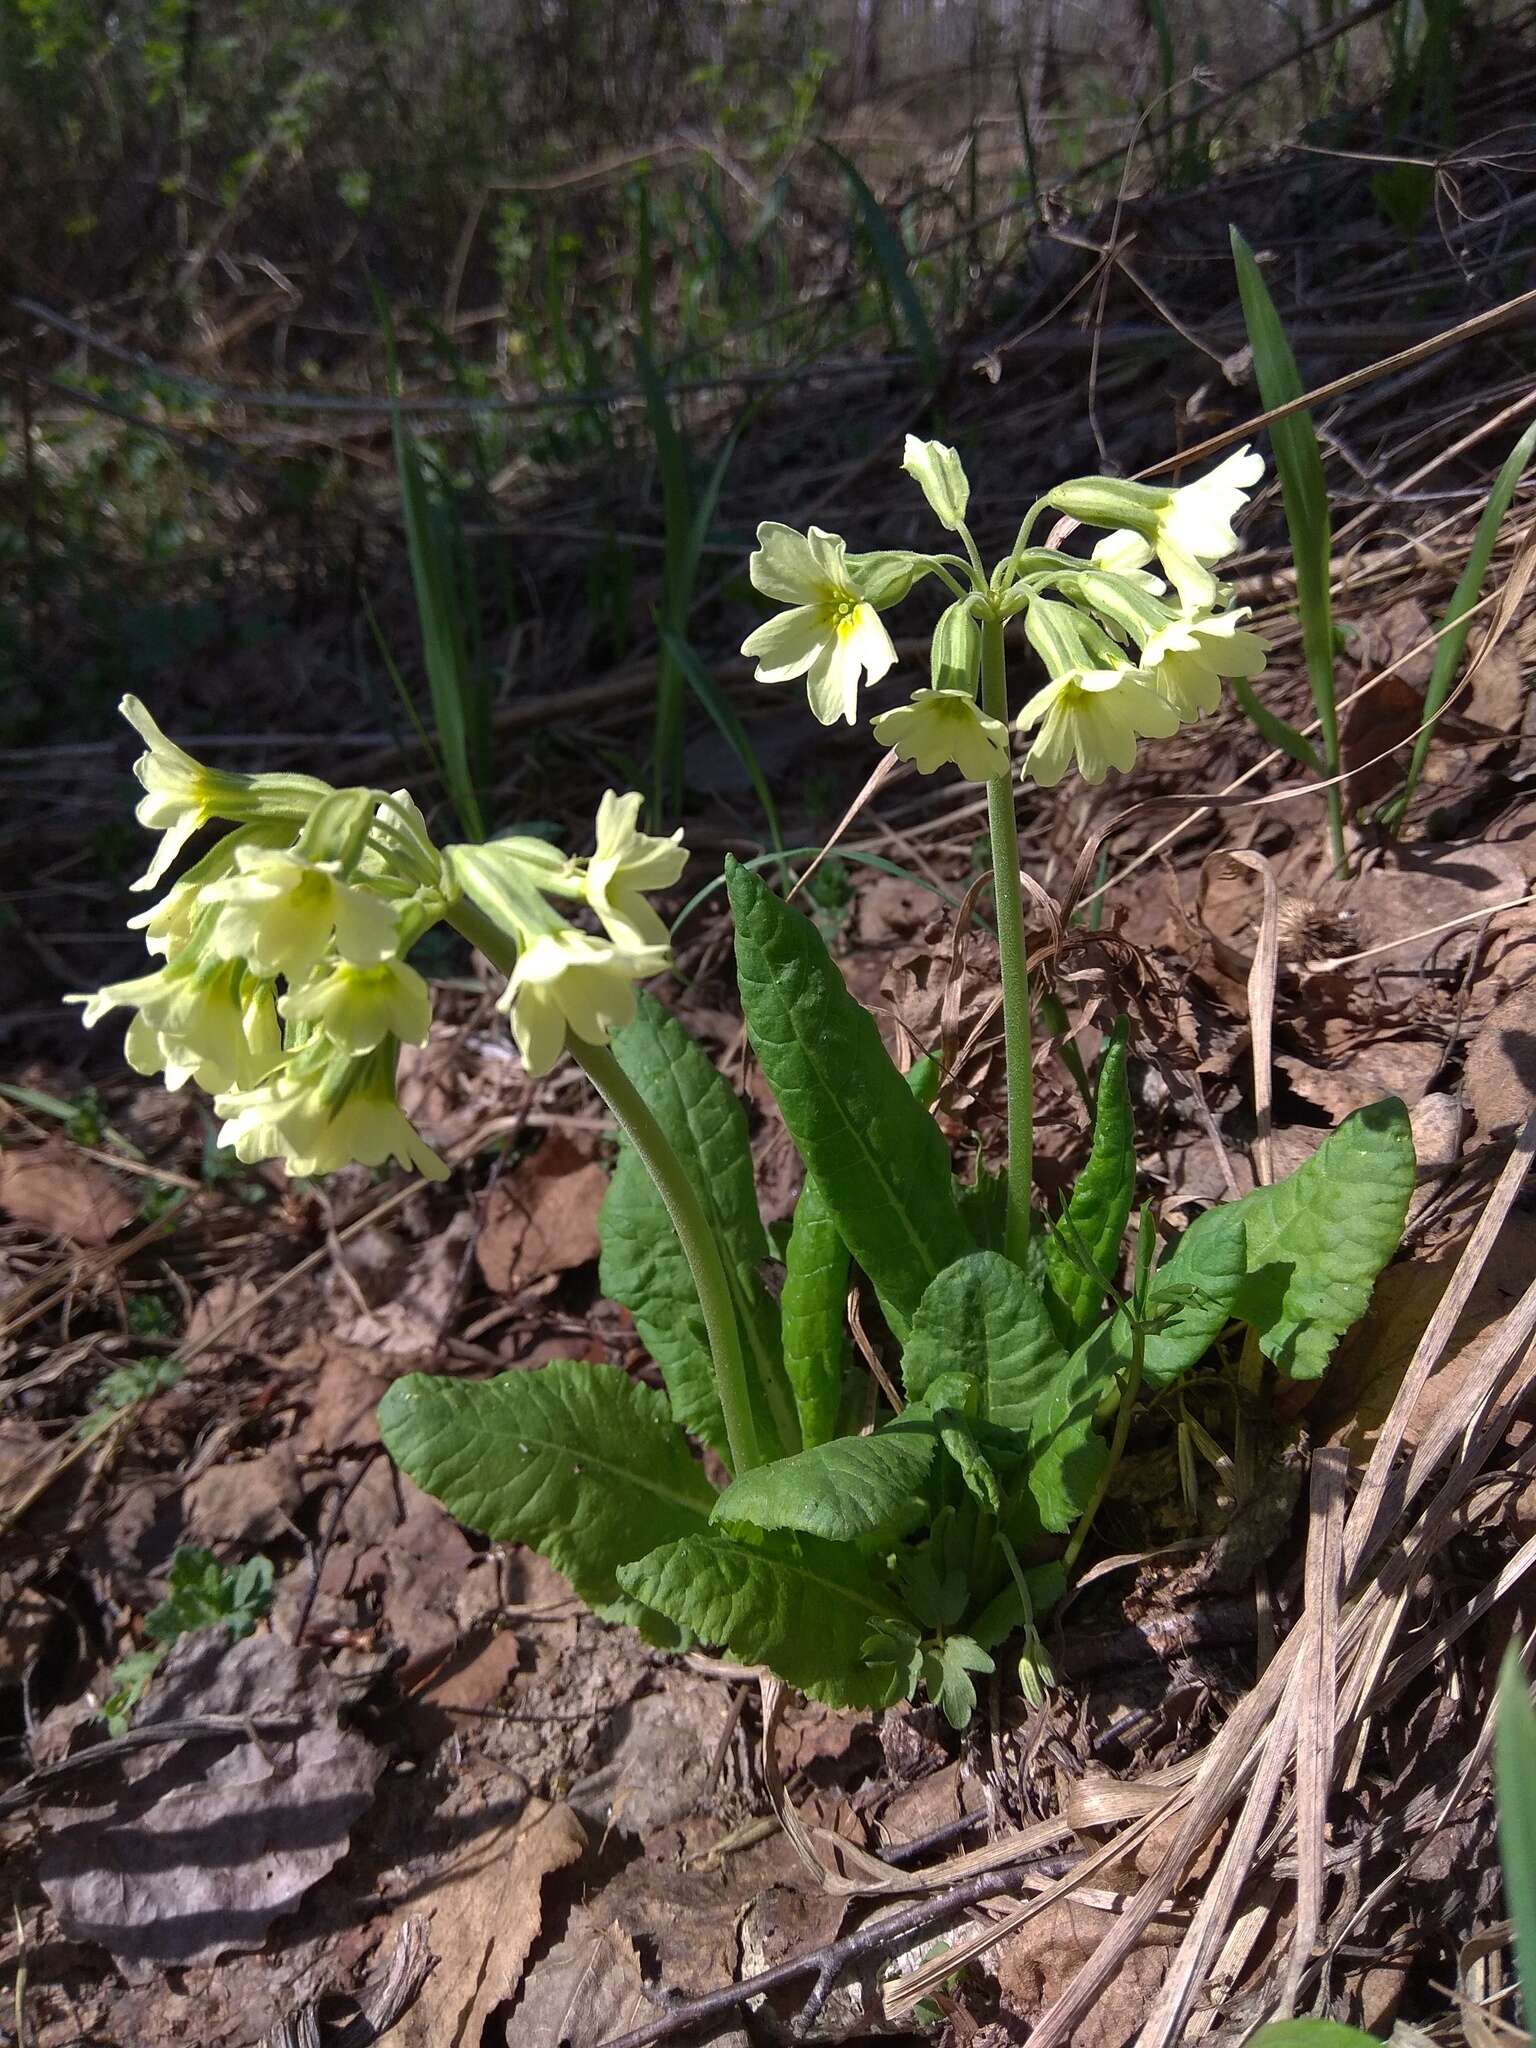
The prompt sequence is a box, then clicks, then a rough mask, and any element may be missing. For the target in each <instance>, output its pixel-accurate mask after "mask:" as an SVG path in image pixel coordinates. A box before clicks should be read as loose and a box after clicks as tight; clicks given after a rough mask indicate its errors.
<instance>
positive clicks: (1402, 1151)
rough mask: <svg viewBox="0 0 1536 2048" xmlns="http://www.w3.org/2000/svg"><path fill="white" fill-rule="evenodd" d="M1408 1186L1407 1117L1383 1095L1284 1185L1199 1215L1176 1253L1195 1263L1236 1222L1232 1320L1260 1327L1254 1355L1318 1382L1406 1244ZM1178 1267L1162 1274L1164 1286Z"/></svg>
mask: <svg viewBox="0 0 1536 2048" xmlns="http://www.w3.org/2000/svg"><path fill="white" fill-rule="evenodd" d="M1413 1179H1414V1155H1413V1131H1412V1128H1411V1127H1410V1125H1409V1122H1408V1112H1407V1110H1406V1109H1405V1108H1404V1107H1403V1105H1402V1103H1401V1102H1399V1101H1398V1099H1397V1097H1396V1096H1395V1095H1389V1096H1388V1097H1387V1098H1386V1099H1385V1101H1382V1102H1375V1103H1371V1104H1370V1105H1368V1106H1367V1107H1366V1108H1365V1109H1357V1110H1356V1111H1355V1112H1354V1114H1353V1115H1352V1116H1349V1117H1346V1118H1345V1120H1344V1122H1343V1123H1341V1124H1340V1125H1339V1127H1338V1129H1337V1130H1336V1131H1334V1132H1332V1133H1331V1135H1330V1136H1328V1137H1327V1138H1325V1139H1324V1140H1323V1142H1322V1144H1321V1145H1320V1146H1319V1147H1318V1149H1317V1151H1316V1152H1314V1153H1313V1155H1312V1157H1311V1158H1310V1159H1308V1160H1306V1161H1305V1162H1304V1163H1303V1164H1302V1165H1301V1166H1299V1167H1298V1168H1297V1169H1296V1171H1295V1172H1294V1173H1293V1174H1290V1175H1288V1176H1287V1177H1286V1179H1284V1180H1282V1181H1277V1182H1276V1184H1275V1185H1274V1186H1273V1187H1268V1188H1255V1190H1254V1191H1253V1193H1252V1194H1251V1195H1245V1196H1244V1197H1243V1199H1242V1200H1241V1201H1240V1202H1233V1203H1224V1204H1223V1205H1222V1207H1221V1208H1219V1209H1213V1210H1210V1211H1208V1212H1207V1213H1206V1214H1205V1215H1204V1216H1200V1217H1197V1218H1196V1219H1195V1221H1194V1222H1193V1223H1192V1224H1191V1225H1190V1227H1189V1229H1188V1230H1187V1231H1186V1232H1185V1234H1184V1242H1183V1244H1182V1245H1181V1246H1180V1248H1179V1249H1180V1253H1181V1254H1183V1255H1184V1258H1185V1259H1187V1260H1188V1261H1190V1262H1193V1261H1194V1260H1195V1259H1196V1257H1197V1256H1198V1255H1200V1254H1202V1253H1203V1249H1204V1240H1205V1239H1206V1237H1208V1236H1214V1235H1215V1233H1216V1232H1218V1231H1221V1230H1230V1228H1231V1223H1230V1220H1229V1219H1230V1217H1231V1216H1232V1215H1236V1216H1238V1217H1240V1218H1241V1220H1242V1223H1243V1225H1244V1229H1245V1232H1246V1236H1247V1258H1246V1267H1247V1270H1246V1272H1245V1274H1244V1276H1243V1281H1242V1284H1241V1286H1240V1287H1239V1288H1238V1290H1237V1294H1236V1297H1235V1300H1234V1302H1233V1313H1234V1314H1235V1315H1237V1316H1239V1317H1240V1318H1241V1319H1242V1321H1244V1322H1245V1323H1248V1324H1249V1325H1250V1326H1251V1327H1252V1328H1253V1329H1255V1330H1257V1332H1258V1334H1259V1349H1260V1350H1261V1351H1262V1352H1263V1353H1264V1356H1265V1357H1266V1358H1269V1359H1272V1360H1273V1361H1274V1363H1275V1364H1276V1365H1277V1366H1279V1367H1280V1369H1281V1371H1282V1372H1285V1373H1287V1374H1289V1376H1290V1377H1291V1378H1292V1379H1298V1380H1310V1379H1316V1378H1317V1377H1318V1375H1319V1374H1320V1373H1321V1372H1322V1371H1323V1369H1324V1367H1325V1366H1326V1365H1327V1363H1328V1359H1329V1356H1330V1354H1331V1353H1332V1351H1333V1347H1334V1345H1335V1344H1336V1343H1337V1342H1338V1340H1339V1338H1340V1337H1342V1336H1343V1334H1344V1332H1345V1331H1346V1330H1348V1329H1350V1328H1352V1326H1353V1325H1354V1324H1355V1323H1357V1322H1358V1321H1359V1320H1360V1318H1361V1316H1362V1315H1364V1313H1365V1310H1366V1306H1367V1304H1368V1303H1369V1301H1370V1298H1371V1289H1372V1287H1373V1286H1374V1285H1375V1282H1376V1276H1377V1274H1378V1273H1379V1272H1380V1271H1381V1269H1382V1267H1383V1266H1385V1265H1386V1263H1387V1261H1388V1259H1390V1258H1391V1256H1392V1254H1393V1253H1394V1252H1395V1251H1396V1250H1397V1247H1398V1245H1399V1243H1400V1242H1401V1241H1402V1235H1403V1224H1404V1221H1405V1219H1406V1217H1407V1214H1408V1201H1409V1197H1410V1196H1411V1195H1412V1193H1413ZM1218 1219H1220V1220H1218ZM1180 1263H1181V1262H1180V1261H1179V1260H1174V1259H1171V1260H1170V1261H1169V1262H1168V1265H1167V1266H1165V1267H1164V1268H1163V1270H1162V1272H1160V1273H1159V1275H1158V1282H1159V1285H1160V1286H1161V1287H1163V1288H1166V1286H1167V1284H1168V1282H1169V1280H1170V1279H1171V1278H1172V1277H1173V1268H1174V1267H1175V1266H1176V1265H1178V1264H1180ZM1181 1277H1187V1273H1185V1274H1182V1275H1181ZM1153 1292H1154V1296H1155V1295H1156V1293H1157V1292H1158V1288H1157V1287H1154V1290H1153Z"/></svg>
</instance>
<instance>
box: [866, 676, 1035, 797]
mask: <svg viewBox="0 0 1536 2048" xmlns="http://www.w3.org/2000/svg"><path fill="white" fill-rule="evenodd" d="M870 731H871V732H872V733H873V734H874V736H875V738H876V739H877V740H878V741H879V742H880V744H881V746H882V747H894V748H895V749H896V752H897V755H898V756H899V758H900V759H901V760H903V761H911V762H912V763H913V764H914V765H915V766H916V768H917V771H918V773H919V774H920V775H931V774H932V773H933V772H934V770H935V769H936V768H940V767H942V766H944V764H945V763H946V762H953V763H954V765H955V766H956V767H957V768H958V769H959V770H960V773H961V774H962V775H963V776H964V777H965V779H966V781H967V782H990V781H991V780H992V779H993V777H995V776H998V775H1006V774H1007V773H1008V728H1007V726H1005V725H1003V724H1002V723H1001V722H1000V721H999V720H998V719H996V718H989V717H988V715H987V714H986V712H985V711H983V710H982V709H981V707H980V706H979V705H978V704H977V703H976V701H975V699H974V698H972V697H969V696H967V695H966V694H965V692H964V691H963V690H919V691H917V693H916V694H915V695H914V697H913V698H912V701H911V702H910V703H909V704H899V705H897V707H896V708H895V710H894V711H883V712H882V713H881V714H880V716H879V717H878V718H877V719H875V720H874V721H873V722H872V724H871V726H870Z"/></svg>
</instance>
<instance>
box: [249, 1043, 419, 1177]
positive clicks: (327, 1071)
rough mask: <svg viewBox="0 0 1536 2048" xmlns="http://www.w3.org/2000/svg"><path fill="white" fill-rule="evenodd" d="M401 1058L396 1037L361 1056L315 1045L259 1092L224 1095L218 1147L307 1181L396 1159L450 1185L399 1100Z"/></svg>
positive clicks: (305, 1049) (278, 1071)
mask: <svg viewBox="0 0 1536 2048" xmlns="http://www.w3.org/2000/svg"><path fill="white" fill-rule="evenodd" d="M397 1052H398V1047H397V1046H396V1044H395V1043H394V1041H393V1040H392V1039H385V1040H384V1041H383V1042H382V1043H381V1044H380V1045H379V1046H377V1047H376V1048H375V1049H374V1050H373V1051H371V1052H368V1053H365V1054H363V1055H362V1056H361V1057H360V1058H353V1057H349V1056H347V1055H344V1054H337V1053H336V1052H335V1051H334V1050H333V1048H332V1047H330V1046H329V1045H328V1044H327V1043H326V1041H325V1040H324V1039H314V1040H311V1041H310V1043H309V1044H308V1045H306V1046H305V1047H304V1048H303V1050H302V1051H300V1052H299V1053H297V1054H295V1055H293V1056H292V1057H291V1058H289V1059H288V1060H286V1061H285V1062H284V1063H283V1065H282V1066H281V1067H279V1068H278V1070H277V1072H276V1073H274V1074H273V1075H272V1076H271V1077H270V1078H269V1079H268V1080H267V1081H265V1082H263V1083H262V1085H261V1086H259V1087H256V1088H249V1089H238V1090H231V1091H228V1092H226V1093H223V1094H221V1095H220V1096H219V1098H218V1100H217V1101H216V1102H215V1104H214V1108H215V1109H216V1110H217V1111H218V1113H219V1115H220V1116H222V1117H223V1118H224V1123H223V1125H222V1127H221V1128H220V1131H219V1143H220V1144H221V1145H227V1146H229V1147H230V1149H231V1150H232V1151H233V1152H234V1154H235V1156H236V1158H237V1159H240V1160H241V1161H243V1162H244V1164H245V1165H247V1166H253V1165H255V1163H256V1162H257V1161H258V1160H260V1159H281V1160H282V1161H283V1162H284V1163H285V1165H286V1166H287V1168H288V1171H289V1172H290V1173H292V1174H299V1175H304V1176H308V1175H311V1174H319V1173H335V1172H337V1171H338V1170H339V1169H340V1168H341V1167H343V1166H347V1165H349V1164H350V1163H351V1162H352V1161H353V1160H359V1161H361V1163H362V1164H363V1165H364V1166H382V1165H383V1164H384V1163H385V1161H386V1160H389V1159H394V1160H396V1161H397V1162H398V1163H399V1164H400V1165H401V1166H405V1167H414V1168H415V1169H416V1171H417V1172H418V1173H420V1174H421V1175H423V1176H424V1178H426V1179H427V1180H446V1179H447V1177H448V1168H447V1166H446V1165H445V1164H444V1163H443V1161H442V1160H441V1159H439V1157H438V1156H437V1154H436V1153H435V1152H434V1151H433V1150H432V1148H431V1146H430V1145H428V1144H427V1143H426V1142H425V1140H424V1139H423V1138H422V1137H421V1135H420V1133H419V1132H418V1131H416V1130H415V1128H414V1127H413V1126H412V1124H411V1122H410V1119H409V1118H408V1117H407V1116H406V1115H405V1112H404V1111H403V1110H402V1109H401V1107H400V1105H399V1103H398V1102H397V1101H396V1100H395V1059H396V1054H397Z"/></svg>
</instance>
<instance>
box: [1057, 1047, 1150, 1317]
mask: <svg viewBox="0 0 1536 2048" xmlns="http://www.w3.org/2000/svg"><path fill="white" fill-rule="evenodd" d="M1129 1031H1130V1026H1129V1025H1128V1023H1127V1022H1126V1020H1125V1018H1123V1017H1122V1018H1120V1020H1119V1021H1118V1022H1117V1024H1116V1025H1115V1029H1114V1033H1113V1035H1112V1036H1111V1038H1110V1040H1109V1043H1108V1045H1107V1046H1106V1047H1105V1049H1104V1057H1103V1060H1102V1061H1101V1062H1100V1065H1099V1086H1098V1094H1097V1097H1096V1100H1095V1105H1094V1112H1093V1144H1092V1147H1091V1149H1090V1151H1089V1154H1088V1160H1087V1163H1086V1165H1085V1166H1084V1167H1083V1170H1082V1172H1081V1173H1080V1174H1079V1175H1078V1177H1077V1185H1076V1186H1075V1187H1074V1188H1073V1190H1072V1194H1071V1197H1070V1199H1069V1200H1068V1202H1067V1211H1066V1225H1067V1226H1070V1227H1064V1226H1063V1225H1062V1224H1057V1225H1056V1227H1055V1228H1054V1229H1053V1230H1052V1232H1051V1234H1050V1236H1049V1237H1048V1238H1047V1239H1046V1243H1045V1266H1046V1272H1047V1274H1048V1276H1049V1279H1050V1298H1051V1299H1053V1300H1054V1302H1055V1303H1056V1306H1057V1309H1058V1315H1057V1318H1056V1322H1057V1328H1058V1332H1059V1334H1060V1336H1061V1340H1062V1343H1063V1345H1064V1346H1065V1347H1066V1348H1067V1349H1068V1350H1070V1349H1071V1348H1072V1346H1073V1345H1076V1344H1080V1343H1081V1342H1082V1340H1083V1339H1084V1338H1085V1337H1086V1336H1087V1335H1088V1332H1089V1331H1090V1330H1091V1329H1092V1328H1093V1327H1094V1325H1095V1324H1096V1323H1097V1322H1098V1320H1099V1309H1100V1307H1101V1306H1102V1304H1103V1300H1104V1289H1103V1286H1102V1285H1101V1283H1100V1282H1099V1281H1098V1280H1097V1279H1095V1278H1094V1277H1093V1275H1092V1274H1091V1273H1086V1272H1084V1270H1083V1262H1082V1258H1081V1257H1079V1256H1078V1254H1077V1251H1076V1249H1075V1247H1081V1251H1082V1253H1083V1254H1084V1255H1086V1257H1087V1259H1088V1260H1089V1261H1090V1262H1091V1264H1092V1265H1093V1266H1094V1267H1095V1268H1096V1269H1097V1271H1098V1272H1100V1273H1102V1274H1104V1275H1106V1276H1107V1277H1108V1278H1111V1279H1113V1277H1114V1269H1115V1266H1116V1264H1117V1261H1118V1254H1119V1250H1120V1240H1121V1238H1122V1237H1124V1235H1125V1224H1126V1219H1127V1217H1128V1216H1129V1215H1130V1213H1131V1203H1132V1201H1133V1200H1134V1199H1135V1195H1136V1134H1135V1130H1134V1128H1133V1125H1132V1122H1131V1097H1130V1090H1129V1089H1128V1088H1127V1086H1126V1080H1125V1053H1126V1040H1127V1037H1128V1035H1129Z"/></svg>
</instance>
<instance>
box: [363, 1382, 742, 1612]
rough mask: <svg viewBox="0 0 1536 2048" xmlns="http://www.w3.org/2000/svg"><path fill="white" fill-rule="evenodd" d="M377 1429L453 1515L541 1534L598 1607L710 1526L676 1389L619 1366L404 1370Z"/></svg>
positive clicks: (499, 1535)
mask: <svg viewBox="0 0 1536 2048" xmlns="http://www.w3.org/2000/svg"><path fill="white" fill-rule="evenodd" d="M379 1432H380V1434H381V1435H382V1437H383V1439H384V1445H385V1448H386V1450H388V1452H389V1454H390V1456H391V1457H392V1458H393V1459H394V1460H395V1462H396V1464H398V1465H399V1466H400V1467H401V1469H402V1470H403V1471H404V1472H406V1473H408V1474H409V1476H410V1477H411V1478H412V1479H414V1480H415V1482H416V1484H417V1485H418V1486H420V1487H422V1488H424V1489H425V1490H426V1492H428V1493H430V1494H432V1495H433V1496H434V1497H435V1498H436V1499H437V1500H440V1501H441V1502H442V1503H443V1505H444V1507H445V1508H447V1510H448V1512H449V1513H450V1514H451V1515H453V1516H455V1517H456V1518H457V1520H459V1521H461V1522H463V1523H465V1524H466V1525H467V1526H468V1527H469V1528H471V1529H478V1530H480V1531H481V1532H482V1534H484V1535H486V1536H490V1537H492V1538H494V1539H495V1541H497V1542H498V1543H527V1544H530V1545H532V1547H533V1548H534V1549H535V1550H537V1551H539V1552H541V1553H542V1554H543V1556H545V1557H547V1558H548V1559H549V1561H550V1563H551V1564H552V1565H554V1566H555V1567H556V1569H557V1570H559V1571H562V1572H564V1573H565V1575H566V1577H567V1578H568V1579H569V1580H570V1582H571V1584H572V1585H573V1586H574V1587H575V1588H576V1591H577V1592H578V1593H579V1594H580V1595H581V1597H582V1599H583V1600H585V1601H586V1602H587V1603H588V1604H589V1605H590V1606H606V1605H609V1604H611V1603H612V1602H614V1601H615V1600H617V1599H618V1598H619V1596H620V1594H621V1591H622V1590H623V1589H622V1588H621V1585H620V1579H619V1573H620V1568H621V1567H622V1566H624V1565H625V1564H627V1563H628V1562H629V1561H630V1560H631V1559H633V1558H635V1557H636V1556H643V1555H644V1554H645V1552H646V1551H648V1550H653V1549H655V1548H656V1546H657V1545H658V1544H663V1543H669V1542H673V1541H675V1540H676V1539H678V1538H680V1537H686V1536H690V1535H694V1534H698V1533H702V1532H703V1531H705V1530H707V1528H708V1526H709V1511H710V1509H711V1508H712V1507H713V1506H714V1502H715V1494H714V1490H713V1488H712V1487H711V1486H710V1484H709V1481H708V1480H707V1479H706V1478H705V1477H704V1474H703V1472H702V1470H701V1469H700V1467H699V1466H698V1465H697V1464H695V1462H694V1460H693V1458H692V1457H691V1456H690V1454H689V1450H688V1443H687V1439H686V1438H685V1437H684V1436H683V1435H682V1433H681V1431H680V1430H679V1429H678V1428H677V1426H676V1424H675V1423H674V1422H673V1421H672V1418H671V1416H670V1415H669V1414H668V1412H667V1401H666V1396H665V1395H663V1394H661V1393H658V1392H657V1391H656V1389H655V1388H653V1387H643V1386H640V1385H638V1384H637V1383H636V1382H635V1381H633V1380H631V1379H628V1378H626V1376H625V1375H624V1374H623V1373H621V1372H619V1371H618V1370H617V1368H616V1367H614V1366H611V1365H587V1364H583V1363H580V1362H578V1361H577V1360H575V1359H569V1358H566V1359H557V1360H556V1361H555V1363H554V1364H552V1365H546V1366H542V1367H540V1368H539V1369H538V1370H537V1371H533V1372H504V1373H501V1374H500V1375H498V1377H497V1378H495V1379H493V1380H457V1379H446V1378H442V1377H439V1376H437V1375H435V1374H430V1373H420V1372H413V1373H407V1374H406V1375H405V1376H404V1378H402V1379H398V1380H396V1381H395V1383H394V1385H393V1386H392V1387H390V1388H389V1390H388V1391H387V1392H386V1394H385V1396H384V1398H383V1400H382V1401H381V1402H380V1403H379Z"/></svg>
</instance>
